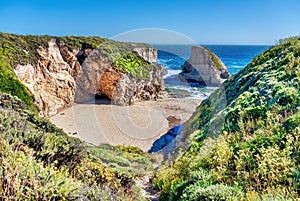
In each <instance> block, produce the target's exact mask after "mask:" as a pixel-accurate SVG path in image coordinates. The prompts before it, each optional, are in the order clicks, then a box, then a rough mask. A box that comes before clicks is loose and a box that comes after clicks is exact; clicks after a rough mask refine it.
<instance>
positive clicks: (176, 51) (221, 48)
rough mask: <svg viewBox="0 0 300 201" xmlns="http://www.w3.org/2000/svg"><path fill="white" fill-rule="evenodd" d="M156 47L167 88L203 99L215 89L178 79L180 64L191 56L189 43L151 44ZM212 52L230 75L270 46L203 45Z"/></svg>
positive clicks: (189, 96)
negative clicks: (164, 69) (163, 68)
mask: <svg viewBox="0 0 300 201" xmlns="http://www.w3.org/2000/svg"><path fill="white" fill-rule="evenodd" d="M153 46H154V47H155V48H156V49H158V63H160V64H163V65H164V66H165V67H166V69H167V70H168V74H167V75H166V76H165V84H166V88H168V89H180V90H185V91H188V92H189V93H190V95H188V96H187V97H186V98H197V99H205V98H207V97H208V96H209V94H210V93H211V92H212V91H213V90H214V89H215V88H212V87H204V86H201V85H199V84H195V83H188V82H184V81H182V80H180V79H179V77H178V74H179V73H180V72H181V66H182V64H183V63H184V61H185V60H187V59H189V57H190V56H191V45H153ZM204 46H205V47H207V48H209V49H210V50H211V51H212V52H214V53H215V54H216V55H217V56H218V57H219V58H220V59H221V60H222V62H223V63H224V64H225V65H226V66H227V69H228V71H229V73H230V74H231V75H233V74H235V73H237V72H238V71H239V70H241V69H243V68H244V67H245V66H247V64H248V63H250V62H251V60H252V59H253V58H255V57H256V56H258V55H259V54H260V53H262V52H264V51H266V50H267V49H269V48H270V46H262V45H204Z"/></svg>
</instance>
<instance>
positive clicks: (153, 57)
mask: <svg viewBox="0 0 300 201" xmlns="http://www.w3.org/2000/svg"><path fill="white" fill-rule="evenodd" d="M132 52H133V53H135V54H137V55H139V56H141V57H143V58H144V59H146V60H147V61H150V62H151V63H156V62H157V50H156V49H154V48H143V47H136V48H133V50H132Z"/></svg>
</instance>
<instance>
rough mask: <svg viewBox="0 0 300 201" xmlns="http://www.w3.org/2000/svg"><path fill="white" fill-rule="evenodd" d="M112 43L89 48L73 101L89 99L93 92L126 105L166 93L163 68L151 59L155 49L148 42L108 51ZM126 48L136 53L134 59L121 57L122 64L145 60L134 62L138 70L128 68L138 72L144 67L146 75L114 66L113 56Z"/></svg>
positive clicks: (124, 52) (114, 59) (124, 53)
mask: <svg viewBox="0 0 300 201" xmlns="http://www.w3.org/2000/svg"><path fill="white" fill-rule="evenodd" d="M112 46H116V44H115V42H112V43H111V42H108V43H105V44H103V45H101V46H100V47H99V48H97V49H95V50H93V51H92V52H90V53H89V55H88V56H87V57H86V59H85V60H84V62H83V63H82V65H81V67H82V71H81V73H80V74H79V75H78V77H77V79H76V85H77V89H76V97H75V101H76V102H79V103H80V102H86V101H92V100H93V99H94V98H95V97H94V96H95V94H96V95H97V96H103V95H104V96H106V97H108V98H109V99H111V100H112V101H113V103H115V104H118V105H130V104H133V103H134V102H137V101H143V100H156V99H157V98H160V97H165V96H166V95H167V94H166V92H165V91H164V89H165V87H164V81H163V75H164V73H165V69H164V67H163V66H161V65H159V64H157V63H152V62H156V60H157V50H156V49H154V48H152V47H151V46H148V45H147V46H146V47H143V45H141V44H129V45H127V46H125V47H124V46H123V47H121V48H120V49H118V50H115V51H114V52H110V48H111V47H112ZM128 52H129V53H132V55H136V56H137V57H136V58H134V60H128V61H127V60H124V61H123V62H124V65H127V64H128V65H130V64H133V63H134V64H136V63H138V62H139V61H141V62H145V61H147V63H143V64H139V63H138V64H137V66H136V67H139V68H141V69H139V70H138V71H136V72H135V71H134V70H135V69H133V70H132V71H133V72H135V74H140V73H143V72H142V69H148V72H147V73H146V74H148V77H147V78H144V77H142V78H139V77H138V76H134V75H135V74H134V75H132V74H131V72H130V71H122V70H124V69H116V65H117V63H118V62H117V60H118V59H119V58H122V56H123V55H126V53H128ZM135 62H136V63H135Z"/></svg>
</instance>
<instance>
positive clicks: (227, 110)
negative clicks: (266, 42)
mask: <svg viewBox="0 0 300 201" xmlns="http://www.w3.org/2000/svg"><path fill="white" fill-rule="evenodd" d="M299 122H300V38H299V37H294V38H288V39H286V40H281V41H280V43H279V45H277V46H274V47H272V48H270V49H269V50H268V51H266V52H264V53H262V54H261V55H259V56H258V57H257V58H255V59H253V61H252V62H251V63H250V64H249V65H248V66H246V67H245V69H243V70H241V71H240V72H239V73H237V74H236V75H234V76H232V77H231V78H230V79H229V80H228V81H226V82H225V83H224V84H223V85H222V86H221V87H220V89H218V90H216V91H215V92H214V93H213V94H212V95H211V96H210V97H209V98H208V99H207V100H205V101H203V102H202V104H201V105H200V106H199V108H198V109H197V112H196V113H194V115H193V116H192V117H191V119H190V120H189V121H188V122H187V125H186V127H185V131H184V133H183V139H187V138H189V139H190V144H189V145H190V146H189V149H188V150H187V151H186V152H184V154H182V155H181V156H180V157H178V158H177V159H176V161H175V162H174V164H173V165H171V166H167V167H162V168H161V170H160V171H159V172H158V173H157V176H156V179H155V182H154V185H155V187H156V188H157V189H158V190H160V191H161V197H160V198H161V200H177V199H181V200H240V199H244V200H296V199H299V195H300V191H299V189H300V152H299V150H300V125H299ZM192 133H193V134H192ZM191 134H192V135H191ZM199 170H203V171H200V172H199ZM195 171H198V173H197V174H198V176H197V178H195V176H194V172H195ZM207 172H209V180H207V181H205V182H204V183H203V179H204V178H207V177H208V175H207V174H208V173H207ZM224 192H227V193H226V195H225V194H223V193H224ZM228 195H230V196H229V197H226V196H228Z"/></svg>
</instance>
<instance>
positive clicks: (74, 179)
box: [0, 33, 300, 200]
mask: <svg viewBox="0 0 300 201" xmlns="http://www.w3.org/2000/svg"><path fill="white" fill-rule="evenodd" d="M59 39H60V40H61V41H63V42H64V43H65V44H66V45H67V47H68V48H69V49H70V50H71V49H74V48H77V47H78V48H83V47H87V48H92V49H93V48H97V47H100V45H101V44H104V42H107V43H106V46H103V47H102V48H103V51H104V53H106V54H107V55H110V59H111V61H112V62H113V64H114V67H115V68H116V70H118V71H120V72H123V73H129V74H131V75H132V76H133V77H137V78H138V79H147V77H148V73H149V71H150V70H151V68H152V66H151V65H149V63H148V62H147V61H145V60H144V59H142V58H141V57H139V56H137V55H135V54H133V53H126V48H127V47H128V44H127V45H126V44H124V43H120V44H119V45H118V42H114V41H108V40H107V39H102V38H98V37H71V36H70V37H60V38H59ZM49 40H50V37H49V36H42V37H40V36H17V35H12V34H3V33H1V34H0V45H1V46H0V133H1V135H0V198H1V200H39V199H40V200H100V199H103V200H144V199H145V198H143V197H142V196H141V193H140V189H139V188H138V187H137V186H136V185H135V182H134V180H135V179H136V178H138V177H143V176H144V175H151V174H153V172H154V170H153V163H154V162H155V160H154V159H153V157H154V156H153V155H150V154H148V153H144V152H143V151H141V150H140V149H138V148H135V147H123V146H118V147H113V146H110V145H101V146H91V145H89V144H86V143H83V142H82V141H80V140H79V139H77V138H73V137H69V136H68V135H66V134H65V133H64V132H63V131H62V130H60V129H58V128H56V126H55V125H53V124H52V123H50V122H49V121H48V120H47V119H45V118H41V117H38V115H37V110H38V109H37V108H36V106H34V99H33V96H32V95H31V94H30V92H29V91H28V90H27V88H26V87H25V86H24V85H22V83H21V82H20V81H19V80H18V79H17V77H16V75H15V74H14V72H13V67H14V66H15V65H16V64H26V63H28V62H29V63H34V62H37V61H38V60H37V57H36V56H37V52H35V51H36V49H37V47H38V46H39V45H47V41H49ZM108 44H110V45H108ZM116 50H117V51H116ZM115 52H119V53H118V54H117V55H116V54H115ZM140 66H148V67H149V69H150V70H149V69H148V68H146V69H145V68H140ZM299 107H300V38H299V37H294V38H288V39H285V40H281V41H280V42H279V44H278V45H276V46H274V47H272V48H270V49H269V50H268V51H266V52H264V53H262V54H261V55H260V56H258V57H257V58H255V59H253V61H252V62H251V63H250V64H249V65H248V66H246V67H245V69H243V70H242V71H240V72H239V73H237V74H236V75H234V76H232V77H231V78H230V79H229V80H228V81H226V82H225V83H224V84H223V85H222V86H221V87H220V88H219V89H218V90H216V91H215V92H214V93H213V94H212V95H211V96H210V97H209V98H208V99H206V100H204V101H203V102H202V104H201V105H200V106H199V107H198V109H197V111H196V112H195V113H194V115H193V116H192V118H191V119H190V120H189V121H188V122H187V123H186V126H185V128H184V132H183V134H182V139H183V140H184V141H185V142H184V143H185V145H186V146H188V149H187V150H182V152H181V153H180V154H179V156H178V158H176V159H175V161H169V162H166V164H165V165H163V166H161V167H160V168H159V170H158V172H155V179H154V188H155V189H156V190H158V191H160V200H296V199H299V194H300V192H299V189H300V153H299V149H300V140H299V139H300V127H299V124H300V113H299Z"/></svg>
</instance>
